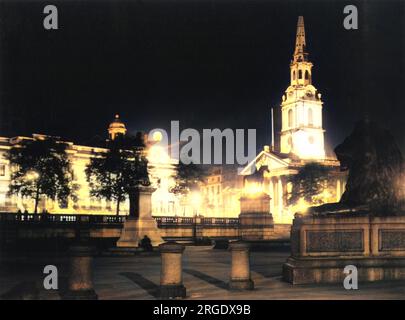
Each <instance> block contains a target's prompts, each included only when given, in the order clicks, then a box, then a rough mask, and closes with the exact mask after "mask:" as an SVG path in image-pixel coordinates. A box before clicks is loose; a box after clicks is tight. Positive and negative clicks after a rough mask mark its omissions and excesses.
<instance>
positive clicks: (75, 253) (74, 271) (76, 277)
mask: <svg viewBox="0 0 405 320" xmlns="http://www.w3.org/2000/svg"><path fill="white" fill-rule="evenodd" d="M69 254H70V270H69V278H68V293H67V295H66V296H65V299H68V300H97V294H96V292H95V291H94V288H93V278H92V273H93V272H92V262H93V254H94V249H93V248H92V247H90V246H88V245H80V244H79V245H74V246H71V247H70V249H69Z"/></svg>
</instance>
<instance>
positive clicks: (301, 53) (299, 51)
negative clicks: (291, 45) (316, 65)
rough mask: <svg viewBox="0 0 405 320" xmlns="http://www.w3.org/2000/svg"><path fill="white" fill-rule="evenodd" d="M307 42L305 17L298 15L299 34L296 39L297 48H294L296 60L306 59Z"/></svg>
mask: <svg viewBox="0 0 405 320" xmlns="http://www.w3.org/2000/svg"><path fill="white" fill-rule="evenodd" d="M305 47H306V42H305V26H304V17H303V16H299V17H298V23H297V36H296V40H295V50H294V62H299V61H306V60H307V55H308V54H307V52H306V49H305Z"/></svg>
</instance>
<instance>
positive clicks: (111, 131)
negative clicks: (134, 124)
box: [108, 114, 127, 140]
mask: <svg viewBox="0 0 405 320" xmlns="http://www.w3.org/2000/svg"><path fill="white" fill-rule="evenodd" d="M126 132H127V128H126V127H125V124H124V123H123V122H122V121H121V119H120V116H119V115H118V114H116V115H115V119H114V120H113V122H111V123H110V125H109V126H108V135H109V136H110V139H111V140H114V139H115V137H116V136H117V135H125V134H126Z"/></svg>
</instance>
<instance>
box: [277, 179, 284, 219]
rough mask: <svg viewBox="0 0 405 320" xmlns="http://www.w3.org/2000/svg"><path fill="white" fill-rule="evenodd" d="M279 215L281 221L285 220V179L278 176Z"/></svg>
mask: <svg viewBox="0 0 405 320" xmlns="http://www.w3.org/2000/svg"><path fill="white" fill-rule="evenodd" d="M278 197H279V198H278V203H279V206H278V215H279V221H282V220H283V208H284V203H283V181H282V179H281V177H279V178H278Z"/></svg>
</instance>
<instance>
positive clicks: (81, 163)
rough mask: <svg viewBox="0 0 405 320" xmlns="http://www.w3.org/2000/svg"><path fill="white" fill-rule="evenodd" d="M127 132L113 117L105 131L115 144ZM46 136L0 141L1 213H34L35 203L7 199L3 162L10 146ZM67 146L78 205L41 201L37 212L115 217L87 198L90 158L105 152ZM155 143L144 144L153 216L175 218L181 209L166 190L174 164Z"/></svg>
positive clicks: (107, 205) (124, 207)
mask: <svg viewBox="0 0 405 320" xmlns="http://www.w3.org/2000/svg"><path fill="white" fill-rule="evenodd" d="M126 133H127V129H126V127H125V124H124V123H123V122H122V121H121V120H120V118H119V116H118V115H116V116H115V119H114V120H113V122H111V124H110V125H109V127H108V136H109V139H110V140H114V139H115V138H116V137H118V136H119V135H125V134H126ZM45 137H46V136H45V135H41V134H33V135H32V137H23V136H18V137H13V138H6V137H0V211H7V212H17V211H18V210H20V211H21V212H24V211H25V210H27V211H28V212H33V208H34V201H33V200H32V199H30V198H23V197H20V196H17V195H13V196H8V195H7V191H8V188H9V184H10V176H11V175H10V170H11V169H10V165H9V163H8V160H7V159H6V153H7V152H8V150H10V148H11V147H12V146H13V145H16V144H18V143H19V142H21V141H22V140H32V139H43V138H45ZM65 143H66V144H67V146H68V147H67V154H68V158H69V160H70V163H71V166H72V170H73V179H74V183H75V184H77V185H78V186H79V189H78V190H77V192H76V195H77V201H73V200H70V201H69V202H68V204H67V206H62V207H61V206H60V204H59V203H58V202H57V201H52V200H49V199H46V198H45V197H43V198H41V199H40V202H39V206H38V209H39V212H41V211H42V210H44V209H46V210H47V211H48V212H50V213H83V214H115V213H116V211H115V204H114V203H111V202H109V201H106V200H99V199H95V198H92V197H90V189H89V185H88V183H87V180H86V174H85V169H86V165H87V164H88V163H89V161H90V159H91V157H94V156H95V155H97V154H98V153H104V152H106V151H107V149H106V148H102V147H92V146H82V145H76V144H74V143H73V142H65ZM154 143H155V141H153V140H152V141H150V140H146V145H147V158H148V161H149V163H148V171H149V175H150V180H151V183H152V185H153V186H154V187H155V188H156V191H155V192H154V193H153V195H152V213H153V215H156V216H159V215H165V216H174V215H176V213H178V212H180V211H185V210H184V208H181V206H180V202H179V199H178V198H177V197H176V196H175V195H174V194H172V193H170V192H169V189H170V187H171V186H172V185H174V175H175V168H176V165H177V161H176V160H173V159H171V158H170V157H169V156H168V153H167V150H163V149H162V147H160V146H155V145H154ZM120 208H121V209H120V214H122V215H126V214H128V210H129V202H128V200H127V201H126V202H124V203H122V204H121V206H120Z"/></svg>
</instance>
